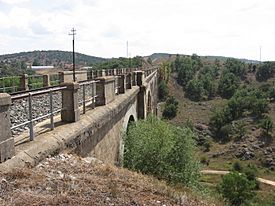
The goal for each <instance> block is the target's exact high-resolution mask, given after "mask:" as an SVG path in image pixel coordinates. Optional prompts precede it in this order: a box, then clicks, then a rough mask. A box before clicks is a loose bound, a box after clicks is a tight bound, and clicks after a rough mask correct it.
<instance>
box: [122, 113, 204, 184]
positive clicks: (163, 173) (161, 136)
mask: <svg viewBox="0 0 275 206" xmlns="http://www.w3.org/2000/svg"><path fill="white" fill-rule="evenodd" d="M194 149H195V142H194V133H193V132H192V131H191V130H190V129H189V128H179V127H175V126H172V125H170V124H168V123H166V122H164V121H161V120H158V119H157V118H155V117H153V116H149V117H148V118H147V120H140V121H137V122H136V124H133V125H131V126H130V128H129V130H128V134H127V136H125V152H124V166H125V167H127V168H129V169H132V170H135V171H139V172H142V173H145V174H150V175H154V176H155V177H157V178H161V179H165V180H167V181H170V182H174V183H182V184H184V185H186V186H191V187H196V186H198V185H199V181H198V178H199V163H198V161H197V160H196V159H195V153H194Z"/></svg>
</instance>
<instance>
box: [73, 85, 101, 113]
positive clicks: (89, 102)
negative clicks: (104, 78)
mask: <svg viewBox="0 0 275 206" xmlns="http://www.w3.org/2000/svg"><path fill="white" fill-rule="evenodd" d="M97 82H99V81H94V80H92V81H86V82H81V83H79V86H80V88H81V87H82V90H80V92H82V98H81V100H80V101H79V102H78V103H79V104H80V105H82V106H83V114H85V113H86V107H88V106H90V105H92V108H94V107H95V99H96V97H97V95H96V83H97ZM87 87H91V88H90V89H89V90H88V91H89V92H90V93H89V92H87ZM87 97H88V98H87Z"/></svg>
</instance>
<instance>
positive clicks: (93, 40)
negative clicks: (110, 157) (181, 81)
mask: <svg viewBox="0 0 275 206" xmlns="http://www.w3.org/2000/svg"><path fill="white" fill-rule="evenodd" d="M274 21H275V0H0V54H7V53H14V52H21V51H32V50H66V51H70V50H71V49H72V45H71V44H72V42H71V40H72V37H71V36H69V35H68V33H69V31H70V29H71V28H72V27H75V28H76V30H77V35H76V51H77V52H80V53H84V54H88V55H94V56H101V57H119V56H126V42H127V40H128V41H129V53H130V55H131V56H135V55H142V56H143V55H150V54H152V53H154V52H167V53H175V54H176V53H179V54H192V53H196V54H198V55H221V56H231V57H238V58H249V59H255V60H258V59H259V58H260V46H261V47H262V60H275V24H274Z"/></svg>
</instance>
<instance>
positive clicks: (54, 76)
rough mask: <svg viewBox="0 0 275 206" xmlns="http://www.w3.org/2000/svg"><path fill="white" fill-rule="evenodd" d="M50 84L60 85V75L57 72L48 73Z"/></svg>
mask: <svg viewBox="0 0 275 206" xmlns="http://www.w3.org/2000/svg"><path fill="white" fill-rule="evenodd" d="M49 76H50V85H51V86H56V85H60V76H59V74H50V75H49Z"/></svg>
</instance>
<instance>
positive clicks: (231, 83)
mask: <svg viewBox="0 0 275 206" xmlns="http://www.w3.org/2000/svg"><path fill="white" fill-rule="evenodd" d="M239 82H240V81H239V78H238V77H236V76H235V75H234V74H233V73H228V72H227V73H224V74H223V75H222V77H221V79H220V81H219V86H218V91H219V94H220V95H221V96H222V97H224V98H230V97H232V96H233V94H234V93H235V91H236V90H237V88H238V87H239Z"/></svg>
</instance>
